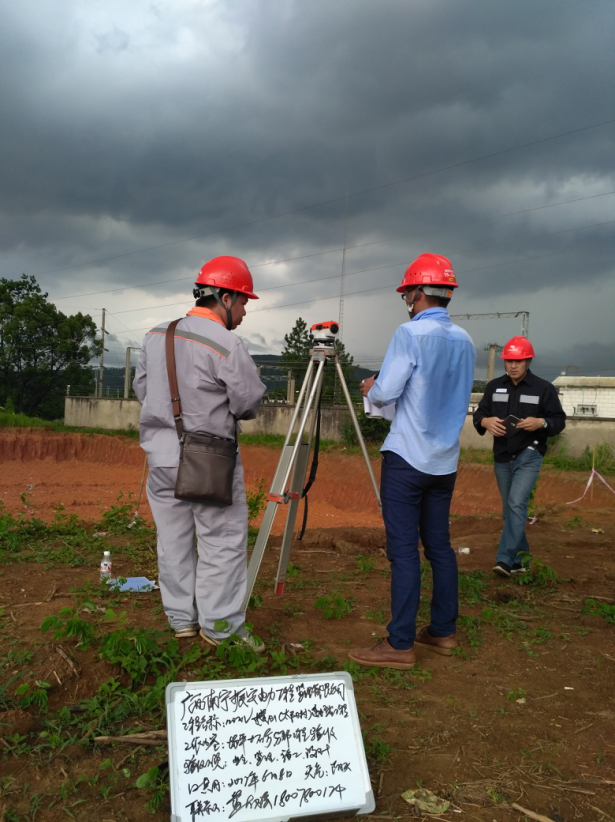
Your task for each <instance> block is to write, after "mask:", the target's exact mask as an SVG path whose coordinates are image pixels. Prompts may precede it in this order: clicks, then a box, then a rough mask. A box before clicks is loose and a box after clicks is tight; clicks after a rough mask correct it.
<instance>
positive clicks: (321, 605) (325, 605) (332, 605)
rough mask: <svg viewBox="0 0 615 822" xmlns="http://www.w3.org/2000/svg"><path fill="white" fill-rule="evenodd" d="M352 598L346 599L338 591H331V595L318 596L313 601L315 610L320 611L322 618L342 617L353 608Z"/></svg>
mask: <svg viewBox="0 0 615 822" xmlns="http://www.w3.org/2000/svg"><path fill="white" fill-rule="evenodd" d="M353 606H354V598H353V597H351V596H350V597H348V598H347V599H346V598H344V596H343V595H342V594H341V593H340V592H339V591H332V592H331V596H330V597H328V596H324V597H319V598H318V599H317V600H316V602H315V603H314V608H316V610H317V611H322V616H323V619H342V617H345V616H347V615H348V614H349V613H350V612H351V611H352V609H353Z"/></svg>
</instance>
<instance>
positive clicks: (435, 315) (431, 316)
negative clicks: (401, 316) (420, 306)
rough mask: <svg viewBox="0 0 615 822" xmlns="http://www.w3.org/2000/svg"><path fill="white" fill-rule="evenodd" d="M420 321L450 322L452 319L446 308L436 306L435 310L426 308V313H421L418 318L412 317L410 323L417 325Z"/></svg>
mask: <svg viewBox="0 0 615 822" xmlns="http://www.w3.org/2000/svg"><path fill="white" fill-rule="evenodd" d="M418 320H447V321H448V322H450V321H451V318H450V317H449V316H448V311H447V310H446V308H440V307H439V306H436V307H434V308H426V309H425V311H421V313H420V314H417V315H416V317H412V319H411V320H410V322H413V323H415V322H417V321H418Z"/></svg>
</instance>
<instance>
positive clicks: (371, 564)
mask: <svg viewBox="0 0 615 822" xmlns="http://www.w3.org/2000/svg"><path fill="white" fill-rule="evenodd" d="M357 567H358V569H359V571H373V570H374V569H375V568H376V559H375V557H366V556H364V555H363V554H359V556H358V557H357Z"/></svg>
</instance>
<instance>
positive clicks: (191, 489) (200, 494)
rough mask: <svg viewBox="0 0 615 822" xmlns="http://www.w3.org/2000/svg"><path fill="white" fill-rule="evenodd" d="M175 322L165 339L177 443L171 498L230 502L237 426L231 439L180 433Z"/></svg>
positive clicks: (218, 503) (182, 431)
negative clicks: (177, 467)
mask: <svg viewBox="0 0 615 822" xmlns="http://www.w3.org/2000/svg"><path fill="white" fill-rule="evenodd" d="M180 319H183V318H180ZM178 322H180V320H173V322H172V323H170V324H169V327H168V328H167V333H166V339H165V353H166V360H167V373H168V375H169V388H170V391H171V404H172V406H173V419H174V420H175V428H176V429H177V436H178V437H179V442H180V455H179V470H178V472H177V482H176V483H175V498H176V499H183V500H188V501H189V502H203V503H210V504H212V505H232V504H233V475H234V472H235V464H236V462H237V448H238V446H237V426H236V425H235V439H234V440H228V439H224V438H223V437H215V436H213V434H204V433H184V425H183V420H182V405H181V399H180V396H179V388H178V385H177V370H176V367H175V329H176V328H177V323H178Z"/></svg>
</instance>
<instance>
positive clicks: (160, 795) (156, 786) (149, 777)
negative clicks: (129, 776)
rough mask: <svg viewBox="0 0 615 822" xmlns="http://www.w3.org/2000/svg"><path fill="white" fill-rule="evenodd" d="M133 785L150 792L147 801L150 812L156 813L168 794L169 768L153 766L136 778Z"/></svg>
mask: <svg viewBox="0 0 615 822" xmlns="http://www.w3.org/2000/svg"><path fill="white" fill-rule="evenodd" d="M135 787H136V788H140V789H141V790H147V791H150V792H151V794H152V795H151V797H150V798H149V799H148V801H147V809H148V811H149V812H150V813H156V811H157V810H158V809H159V808H160V806H161V805H162V804H163V802H164V801H165V799H166V797H167V796H168V794H169V769H168V767H166V768H161V767H157V766H154V767H153V768H150V769H149V771H146V772H145V773H144V774H141V776H140V777H139V778H138V779H137V781H136V782H135Z"/></svg>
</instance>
